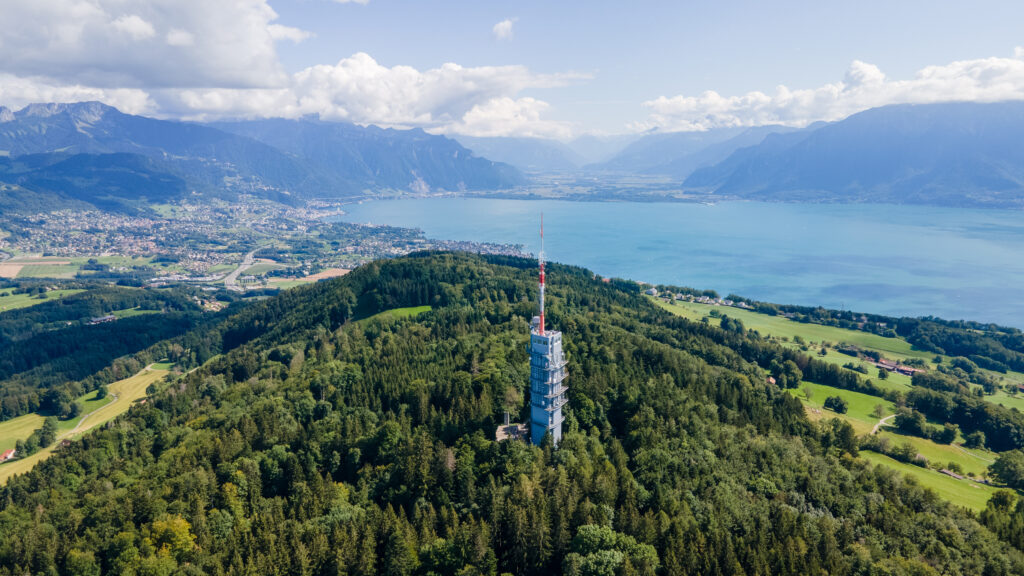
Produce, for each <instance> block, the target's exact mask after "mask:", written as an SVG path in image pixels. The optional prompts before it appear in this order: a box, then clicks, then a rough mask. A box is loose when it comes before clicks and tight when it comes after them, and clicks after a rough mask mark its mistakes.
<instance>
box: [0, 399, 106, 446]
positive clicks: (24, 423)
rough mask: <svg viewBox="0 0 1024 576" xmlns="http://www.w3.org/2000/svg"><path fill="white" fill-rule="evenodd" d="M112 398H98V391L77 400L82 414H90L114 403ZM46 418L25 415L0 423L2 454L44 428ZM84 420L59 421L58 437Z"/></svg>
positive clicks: (80, 417)
mask: <svg viewBox="0 0 1024 576" xmlns="http://www.w3.org/2000/svg"><path fill="white" fill-rule="evenodd" d="M113 400H114V399H113V398H112V397H111V396H109V395H108V396H107V397H106V398H103V399H97V398H96V391H95V390H93V391H92V392H88V393H86V394H83V395H81V396H79V397H78V398H76V399H75V401H76V402H78V403H79V404H81V405H82V414H83V415H85V414H88V413H90V412H92V411H93V410H97V409H99V408H102V407H104V406H106V405H107V404H110V403H111V402H113ZM44 419H45V418H44V417H43V416H41V415H39V414H25V415H24V416H18V417H17V418H11V419H10V420H6V421H4V422H0V452H2V451H4V450H7V449H9V448H14V446H15V444H16V443H17V441H18V440H25V439H26V438H28V437H29V436H30V435H32V432H34V431H36V430H38V429H39V428H41V427H42V426H43V420H44ZM81 419H82V416H79V417H77V418H69V419H67V420H59V421H58V422H57V435H58V436H59V435H62V434H64V433H66V432H68V431H70V430H72V429H74V427H75V425H77V424H78V422H79V421H80V420H81Z"/></svg>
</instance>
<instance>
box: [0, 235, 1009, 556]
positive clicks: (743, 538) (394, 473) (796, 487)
mask: <svg viewBox="0 0 1024 576" xmlns="http://www.w3.org/2000/svg"><path fill="white" fill-rule="evenodd" d="M534 266H535V263H534V262H532V261H529V260H523V259H516V258H504V257H490V258H483V257H476V256H468V255H463V254H436V253H434V254H418V255H414V256H412V257H407V258H401V259H396V260H391V261H383V262H378V263H374V264H370V265H367V266H363V267H361V268H359V269H358V270H356V271H354V272H353V273H351V274H349V275H348V276H346V277H344V278H342V279H337V280H332V281H328V282H321V283H318V284H316V285H313V286H308V287H303V288H298V289H294V290H291V291H288V292H285V293H283V294H281V295H280V296H277V297H275V298H271V299H269V300H266V301H263V302H259V303H255V304H252V305H250V306H248V307H245V308H243V309H241V310H239V311H237V312H235V313H233V314H231V315H230V316H228V317H226V318H225V319H223V320H220V321H219V323H218V324H217V325H216V326H211V327H210V328H209V329H207V330H204V331H203V332H202V333H199V332H196V331H193V332H190V333H189V334H186V335H184V336H182V337H179V338H178V340H177V341H176V342H175V343H174V344H173V345H174V346H178V347H179V348H178V349H179V351H180V353H181V356H182V362H185V363H188V362H193V363H195V364H199V363H202V366H201V367H200V368H198V369H197V370H195V371H192V372H189V373H187V374H185V375H183V376H177V377H173V378H172V379H171V380H169V381H168V382H165V383H164V384H162V385H161V386H160V390H159V391H157V392H156V394H155V395H154V397H153V398H152V399H151V400H150V401H148V402H147V403H145V404H144V405H140V406H136V407H134V408H132V409H131V410H130V411H129V412H128V413H127V414H125V415H124V416H122V417H121V418H119V419H118V420H116V421H114V422H112V423H111V424H110V425H108V426H106V427H105V428H104V429H103V430H98V431H96V432H95V433H93V434H90V435H89V436H87V437H86V438H84V439H83V440H81V441H78V442H75V443H73V444H72V445H71V446H69V447H68V448H66V449H64V450H62V451H61V453H60V454H58V455H56V456H54V457H52V458H50V459H49V460H47V461H45V462H44V463H42V464H41V465H39V466H37V468H36V469H35V470H33V471H32V472H30V473H29V474H26V475H24V476H19V477H15V478H13V479H11V480H10V482H9V483H8V484H7V486H6V487H4V488H2V489H0V574H11V575H13V574H81V575H92V574H137V575H170V574H293V575H297V576H298V575H302V576H305V575H314V574H315V575H351V576H357V575H360V576H362V575H371V574H385V575H429V574H438V575H441V574H464V575H471V574H486V575H497V574H501V573H510V574H516V575H541V574H559V573H563V574H570V575H580V576H582V575H587V576H590V575H595V576H596V575H608V576H611V575H619V576H627V575H634V574H645V575H650V574H659V575H660V574H664V575H677V574H679V575H689V574H694V575H697V574H701V575H705V574H706V575H716V574H722V575H751V576H753V575H768V574H832V575H847V574H849V575H915V576H916V575H931V574H964V575H969V574H970V575H986V576H988V575H992V576H997V575H1010V574H1021V573H1024V554H1022V553H1021V552H1020V550H1019V549H1018V548H1017V546H1020V545H1021V537H1020V534H1021V531H1020V528H1019V526H1020V525H1022V523H1021V520H1020V517H1022V516H1021V514H1024V511H1021V506H1018V507H1017V508H1016V509H1014V507H1013V498H1012V497H1011V496H1005V497H1003V498H1002V500H1000V502H998V503H996V504H995V505H991V506H990V510H988V511H986V513H984V514H983V515H982V516H983V517H984V518H983V519H984V521H985V525H984V526H983V525H982V524H981V523H979V517H977V516H975V515H974V514H973V513H971V512H969V511H967V510H965V509H963V508H960V507H957V506H954V505H951V504H948V503H946V502H944V501H943V500H941V499H939V498H938V497H937V496H936V495H935V494H934V493H932V492H930V491H927V490H925V489H923V488H921V487H920V486H918V485H917V484H916V483H914V482H913V481H912V480H907V479H903V478H902V477H900V476H898V475H897V474H895V473H894V472H893V471H891V470H889V469H887V468H884V467H876V466H872V465H870V464H869V463H867V462H865V461H863V460H860V459H857V458H855V456H856V454H857V449H858V447H857V438H856V437H855V435H854V432H853V430H852V428H851V427H850V426H849V425H848V424H845V423H842V422H840V421H838V420H832V421H828V422H824V423H821V424H814V423H811V422H809V421H808V420H807V419H806V417H805V415H804V411H803V408H802V406H801V404H800V402H799V401H798V400H796V399H795V398H793V397H792V396H790V395H789V394H787V393H786V392H785V391H784V390H782V389H781V388H779V387H778V386H776V385H772V384H768V383H767V382H766V378H765V374H766V372H765V371H766V370H770V369H772V366H773V363H774V366H785V365H786V363H787V362H792V363H793V364H796V365H798V366H799V369H800V370H801V371H802V374H803V378H804V379H806V380H809V381H814V382H819V383H827V384H830V385H833V386H840V387H844V388H856V387H858V386H868V385H869V384H868V383H867V382H865V381H862V380H861V379H860V378H859V376H857V375H856V374H855V373H853V372H849V371H843V370H841V369H839V368H837V367H835V366H832V365H828V364H825V363H824V362H821V361H819V360H816V359H812V358H809V357H806V356H803V355H801V354H799V353H798V352H794V351H792V350H787V349H783V348H781V347H779V346H778V345H776V344H773V343H771V342H768V341H767V340H764V339H761V338H760V337H759V336H757V335H756V334H751V333H747V332H741V331H730V330H723V329H721V328H719V327H715V326H708V325H703V324H699V323H692V322H689V321H686V320H684V319H682V318H679V317H675V316H672V315H670V314H668V313H666V312H664V311H660V310H658V309H657V308H656V307H655V306H654V305H652V304H651V303H650V302H648V301H646V300H645V299H644V298H643V297H641V296H640V295H639V294H638V293H637V290H636V289H635V287H634V286H631V285H627V284H626V283H621V282H610V283H606V282H603V281H602V279H600V278H596V277H594V275H593V274H591V273H590V272H588V271H586V270H582V269H579V268H571V267H566V266H559V265H552V266H551V268H550V272H549V275H548V282H549V284H548V286H549V288H548V304H549V309H548V313H549V314H548V315H549V322H550V323H551V324H552V325H553V326H555V327H557V328H558V329H560V330H562V331H563V333H564V335H565V336H564V337H565V347H566V353H567V355H568V358H569V380H568V383H569V390H570V391H569V398H570V401H569V405H568V409H567V420H566V425H565V437H564V439H563V441H562V443H561V444H560V445H559V446H558V448H557V449H556V448H554V447H552V446H551V444H550V443H549V442H545V443H544V444H543V445H542V446H541V447H534V446H532V445H529V444H527V443H523V442H518V441H505V442H500V443H498V442H495V441H494V440H493V438H494V430H495V426H496V425H497V423H498V422H499V421H500V418H501V415H502V412H503V410H504V406H505V404H506V403H507V399H508V398H509V397H512V398H518V399H519V400H520V402H521V404H520V405H521V406H522V411H521V412H520V413H519V417H520V418H521V419H525V416H526V411H525V410H526V404H525V402H526V399H527V398H528V394H527V390H525V386H526V382H527V355H526V349H525V345H526V341H527V331H528V325H527V322H528V320H529V318H530V317H531V316H532V315H533V313H534V310H535V300H536V286H535V283H534V282H535V277H534V274H535V269H534ZM421 305H430V306H431V307H432V310H431V311H429V312H426V313H424V314H421V315H419V316H417V317H415V318H406V319H394V318H388V317H383V318H370V316H372V315H373V314H374V313H376V312H379V311H383V310H387V309H391V308H397V307H406V306H421ZM161 346H165V347H169V346H171V344H162V345H161ZM786 369H788V368H786ZM786 369H783V373H785V371H786ZM510 392H511V393H510ZM515 392H518V395H517V394H516V393H515ZM937 394H941V393H938V392H937ZM924 401H925V400H924V399H922V400H921V402H922V403H923V402H924ZM922 409H923V404H922ZM985 526H990V527H991V530H990V529H989V528H986V527H985Z"/></svg>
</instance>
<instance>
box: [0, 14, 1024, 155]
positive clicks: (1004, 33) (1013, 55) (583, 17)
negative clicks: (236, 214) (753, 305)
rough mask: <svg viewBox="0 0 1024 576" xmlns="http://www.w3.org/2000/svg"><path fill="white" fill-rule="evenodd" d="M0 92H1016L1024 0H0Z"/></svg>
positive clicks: (616, 97) (713, 98) (219, 95)
mask: <svg viewBox="0 0 1024 576" xmlns="http://www.w3.org/2000/svg"><path fill="white" fill-rule="evenodd" d="M3 12H4V19H3V20H4V23H2V24H0V105H6V106H8V107H11V108H18V107H21V106H23V105H25V104H27V103H29V102H35V101H54V100H56V101H74V100H88V99H98V100H103V101H105V102H108V103H110V104H112V105H115V106H118V107H120V108H122V109H124V110H126V111H129V112H135V113H144V114H152V115H159V116H167V117H180V118H191V119H212V118H226V117H264V116H289V117H295V116H301V115H305V114H319V115H320V116H321V117H323V118H325V119H333V120H343V121H351V122H358V123H363V124H366V123H372V124H380V125H385V126H400V127H412V126H417V127H422V128H425V129H427V130H430V131H433V132H438V133H465V134H471V135H480V136H541V137H553V138H570V137H573V136H576V135H579V134H583V133H587V132H599V133H622V132H636V131H644V130H700V129H707V128H713V127H716V126H727V125H757V124H770V123H785V124H790V125H797V126H799V125H805V124H807V123H809V122H813V121H816V120H835V119H839V118H842V117H845V116H847V115H849V114H851V113H853V112H857V111H859V110H863V109H865V108H869V107H873V106H880V105H885V104H890V103H895V102H931V101H945V100H979V101H991V100H1004V99H1024V50H1022V49H1021V48H1019V47H1021V46H1024V28H1022V27H1021V26H1020V22H1024V3H1020V2H1013V1H1004V2H973V3H970V4H969V5H968V4H967V3H960V2H945V1H938V2H937V1H930V2H924V1H901V2H874V1H867V2H858V3H836V2H810V1H808V2H785V1H784V2H756V1H749V2H739V1H726V2H714V3H710V2H645V1H634V2H628V3H627V2H606V1H593V0H591V1H559V2H551V1H536V2H534V1H521V2H498V1H481V0H475V1H447V2H423V1H422V0H409V1H404V0H366V1H348V2H339V1H336V0H218V1H217V2H209V1H207V0H147V1H132V0H47V1H46V2H38V1H37V0H5V2H4V7H3Z"/></svg>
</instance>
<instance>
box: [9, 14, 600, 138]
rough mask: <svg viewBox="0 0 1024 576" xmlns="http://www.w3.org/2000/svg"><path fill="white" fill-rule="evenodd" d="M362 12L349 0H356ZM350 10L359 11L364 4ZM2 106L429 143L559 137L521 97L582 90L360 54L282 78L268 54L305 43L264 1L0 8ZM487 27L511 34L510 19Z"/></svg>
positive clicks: (518, 69)
mask: <svg viewBox="0 0 1024 576" xmlns="http://www.w3.org/2000/svg"><path fill="white" fill-rule="evenodd" d="M355 1H357V2H358V1H359V0H355ZM360 3H365V0H363V2H360ZM4 20H5V21H6V22H17V23H18V25H17V26H6V27H0V49H2V51H0V53H3V54H4V56H5V57H4V58H3V59H0V82H2V84H0V104H2V105H6V106H9V107H11V108H20V107H22V106H24V105H25V104H29V103H32V102H49V101H58V102H70V101H82V100H99V101H102V102H105V103H107V104H110V105H113V106H116V107H118V108H120V109H122V110H123V111H125V112H129V113H135V114H149V115H154V116H159V117H172V118H182V119H188V120H213V119H222V118H259V117H292V118H294V117H299V116H305V115H310V114H312V115H319V117H321V118H323V119H325V120H340V121H347V122H353V123H358V124H376V125H380V126H389V127H401V128H408V127H419V128H423V129H426V130H430V131H433V132H436V133H451V132H460V133H465V134H477V135H511V134H517V135H538V136H540V135H550V136H566V135H568V132H569V130H570V127H569V126H568V125H567V124H565V123H560V122H552V121H548V120H545V119H544V117H543V115H544V114H545V113H546V110H547V109H548V105H547V103H545V102H542V101H540V100H537V99H535V98H530V97H527V96H526V95H524V94H522V93H523V92H524V91H527V90H530V89H535V88H551V87H557V86H564V85H566V84H568V83H570V82H574V81H577V80H580V79H582V78H586V76H583V75H576V74H535V73H533V72H531V71H530V70H529V69H527V68H526V67H524V66H476V67H464V66H460V65H458V64H454V63H447V64H443V65H441V66H438V67H435V68H429V69H417V68H414V67H410V66H401V65H399V66H385V65H382V64H380V63H378V62H377V61H376V60H374V59H373V58H372V57H371V56H370V55H368V54H364V53H357V54H354V55H352V56H350V57H348V58H343V59H341V60H340V61H338V62H337V63H335V64H324V65H317V66H310V67H308V68H305V69H303V70H299V71H298V72H295V73H293V74H288V73H286V72H285V71H284V69H283V67H282V66H281V63H280V62H279V59H278V55H277V50H276V47H275V43H277V42H282V41H289V42H302V41H305V40H307V39H309V38H310V37H311V36H312V34H311V33H309V32H307V31H305V30H301V29H298V28H294V27H291V26H287V25H285V24H284V23H279V22H277V14H276V13H275V12H274V11H273V10H272V9H271V8H270V6H269V5H268V4H267V0H218V1H217V2H209V1H208V0H148V1H146V2H142V1H140V0H47V1H46V2H40V1H38V0H5V5H4ZM506 22H507V27H506V28H502V24H501V23H499V26H496V27H495V31H496V34H498V33H500V34H502V35H508V34H511V26H512V23H513V22H514V19H509V20H507V21H506Z"/></svg>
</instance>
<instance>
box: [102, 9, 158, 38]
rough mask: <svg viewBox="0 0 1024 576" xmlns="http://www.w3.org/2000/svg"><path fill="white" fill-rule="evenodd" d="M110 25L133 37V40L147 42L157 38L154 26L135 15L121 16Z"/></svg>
mask: <svg viewBox="0 0 1024 576" xmlns="http://www.w3.org/2000/svg"><path fill="white" fill-rule="evenodd" d="M110 24H111V25H112V26H113V27H114V29H115V30H117V31H118V32H120V33H122V34H126V35H128V36H131V37H132V39H133V40H145V39H146V38H152V37H153V36H156V30H154V29H153V25H152V24H150V23H149V22H146V21H145V20H143V19H142V18H139V17H138V16H136V15H135V14H131V15H127V16H121V17H119V18H118V19H117V20H114V21H113V22H111V23H110Z"/></svg>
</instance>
